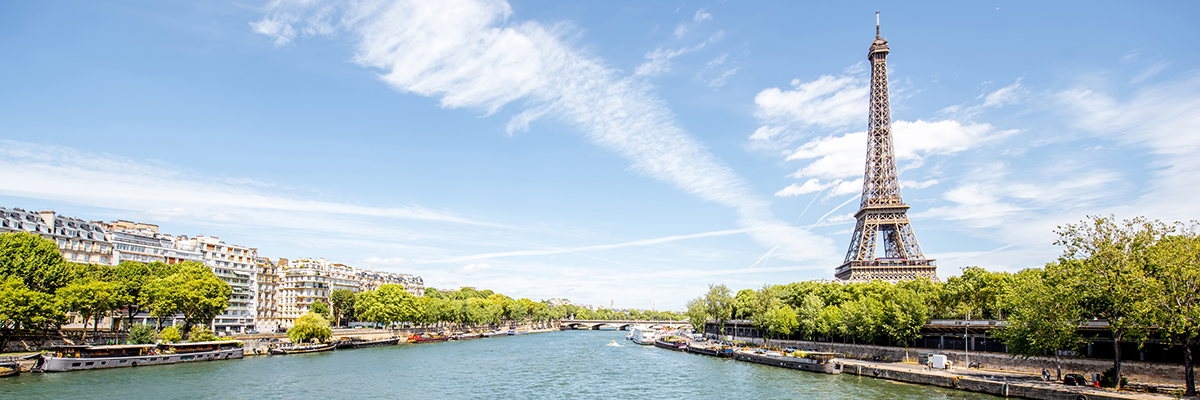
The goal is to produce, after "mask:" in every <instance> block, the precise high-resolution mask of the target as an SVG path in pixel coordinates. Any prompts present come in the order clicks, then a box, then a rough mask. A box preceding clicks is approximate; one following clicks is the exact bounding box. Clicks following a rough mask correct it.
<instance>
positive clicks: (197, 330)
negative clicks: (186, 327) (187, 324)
mask: <svg viewBox="0 0 1200 400" xmlns="http://www.w3.org/2000/svg"><path fill="white" fill-rule="evenodd" d="M215 340H217V336H216V335H214V334H213V331H212V330H210V329H208V328H206V327H203V326H200V325H196V326H193V327H192V330H191V331H189V332H188V341H189V342H193V343H198V342H212V341H215Z"/></svg>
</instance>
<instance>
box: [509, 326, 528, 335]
mask: <svg viewBox="0 0 1200 400" xmlns="http://www.w3.org/2000/svg"><path fill="white" fill-rule="evenodd" d="M526 333H529V330H528V329H525V328H516V327H513V328H508V335H509V336H516V335H524V334H526Z"/></svg>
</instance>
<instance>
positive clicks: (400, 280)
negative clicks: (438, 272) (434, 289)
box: [356, 269, 453, 297]
mask: <svg viewBox="0 0 1200 400" xmlns="http://www.w3.org/2000/svg"><path fill="white" fill-rule="evenodd" d="M356 275H357V277H358V281H359V285H360V286H359V291H362V292H366V291H371V290H375V289H379V287H380V286H382V285H400V286H403V287H404V291H406V292H408V293H409V294H411V295H413V296H417V297H421V296H424V295H425V282H424V281H423V280H421V277H419V276H415V275H408V274H397V273H394V272H381V271H371V270H365V269H362V270H358V272H357V273H356ZM451 292H453V290H451Z"/></svg>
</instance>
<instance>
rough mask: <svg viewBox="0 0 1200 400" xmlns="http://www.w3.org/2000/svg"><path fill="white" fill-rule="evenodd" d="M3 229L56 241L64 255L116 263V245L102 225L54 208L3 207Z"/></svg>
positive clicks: (0, 221) (75, 259)
mask: <svg viewBox="0 0 1200 400" xmlns="http://www.w3.org/2000/svg"><path fill="white" fill-rule="evenodd" d="M0 232H29V233H32V234H35V235H38V236H41V237H43V238H46V239H49V240H51V241H53V242H54V244H55V246H57V247H58V251H59V253H62V256H63V259H65V260H67V261H70V262H76V263H88V264H103V265H115V264H116V263H115V262H114V261H113V246H112V243H109V241H108V238H106V237H105V231H104V228H103V227H102V226H100V225H99V224H95V223H92V222H88V221H84V220H82V219H79V218H73V217H66V216H62V215H58V213H56V212H54V211H37V212H32V211H25V210H22V209H20V208H4V207H0Z"/></svg>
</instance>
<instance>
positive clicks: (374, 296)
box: [354, 285, 422, 326]
mask: <svg viewBox="0 0 1200 400" xmlns="http://www.w3.org/2000/svg"><path fill="white" fill-rule="evenodd" d="M354 307H355V309H356V310H357V311H358V315H359V316H361V317H362V318H363V319H364V320H367V321H371V322H375V323H377V324H381V325H386V326H391V325H393V324H395V323H397V322H415V321H417V319H418V318H420V316H421V313H422V311H421V308H420V304H418V301H417V297H415V296H413V295H412V294H409V293H408V292H407V291H405V290H404V287H403V286H400V285H380V286H379V288H378V289H375V290H372V291H369V292H363V293H359V294H358V296H357V298H356V299H355V300H354Z"/></svg>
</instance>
